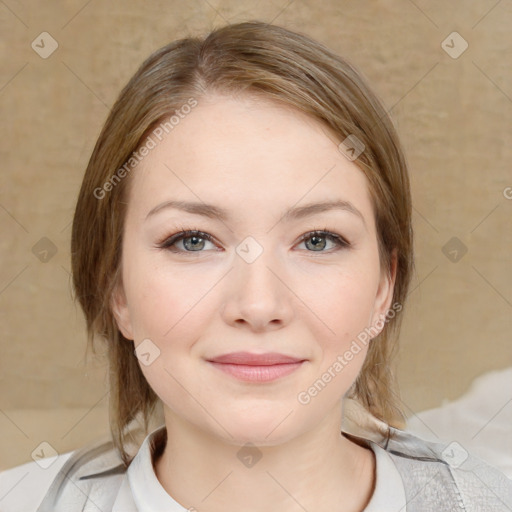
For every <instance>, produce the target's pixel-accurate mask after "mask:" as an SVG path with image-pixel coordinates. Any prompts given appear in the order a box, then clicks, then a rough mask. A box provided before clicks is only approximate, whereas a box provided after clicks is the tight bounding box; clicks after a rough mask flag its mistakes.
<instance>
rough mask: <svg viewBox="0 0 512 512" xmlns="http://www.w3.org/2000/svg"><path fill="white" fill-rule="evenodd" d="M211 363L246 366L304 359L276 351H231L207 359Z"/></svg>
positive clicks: (288, 362)
mask: <svg viewBox="0 0 512 512" xmlns="http://www.w3.org/2000/svg"><path fill="white" fill-rule="evenodd" d="M209 361H210V362H213V363H224V364H243V365H248V366H270V365H274V364H290V363H300V362H302V361H304V359H300V358H297V357H292V356H286V355H284V354H279V353H277V352H267V353H265V354H251V353H250V352H231V353H230V354H224V355H221V356H217V357H214V358H212V359H209Z"/></svg>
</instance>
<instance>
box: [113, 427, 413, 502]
mask: <svg viewBox="0 0 512 512" xmlns="http://www.w3.org/2000/svg"><path fill="white" fill-rule="evenodd" d="M163 428H164V426H162V427H159V428H157V429H155V430H154V431H153V432H151V433H150V434H149V435H148V436H147V437H146V438H145V440H144V442H143V443H142V445H141V447H140V449H139V451H138V453H137V455H136V456H135V458H134V459H133V461H132V462H131V464H130V467H129V468H128V471H127V472H126V474H125V475H124V478H123V481H122V483H121V487H120V489H119V492H118V494H117V498H116V500H115V502H114V505H113V507H112V512H161V511H162V510H165V511H166V512H188V511H189V510H190V509H187V508H185V507H184V506H183V505H180V504H179V503H178V502H176V501H175V500H174V499H173V498H172V497H171V496H170V495H169V494H167V491H166V490H165V489H164V488H163V487H162V485H161V484H160V482H159V480H158V478H157V476H156V474H155V471H154V469H153V463H152V452H151V449H152V440H153V439H154V437H155V436H156V435H157V434H158V432H159V431H160V430H161V429H163ZM370 446H371V448H372V450H373V452H374V453H375V459H376V485H375V490H374V492H373V495H372V498H371V500H370V503H368V505H367V507H366V508H365V509H364V512H389V511H390V510H393V511H397V512H398V511H401V512H406V508H405V503H406V499H405V490H404V486H403V483H402V479H401V477H400V474H399V472H398V470H397V468H396V466H395V464H394V462H393V461H392V459H391V457H390V456H389V454H388V453H387V452H386V450H384V449H382V448H381V447H380V446H378V445H377V444H375V443H373V442H371V441H370Z"/></svg>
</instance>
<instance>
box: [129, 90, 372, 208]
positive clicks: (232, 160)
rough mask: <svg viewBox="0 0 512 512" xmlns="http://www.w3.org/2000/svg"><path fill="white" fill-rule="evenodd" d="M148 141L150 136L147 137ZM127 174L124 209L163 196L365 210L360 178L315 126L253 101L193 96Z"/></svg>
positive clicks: (302, 117)
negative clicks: (190, 105) (347, 204)
mask: <svg viewBox="0 0 512 512" xmlns="http://www.w3.org/2000/svg"><path fill="white" fill-rule="evenodd" d="M150 137H151V135H150ZM153 139H154V142H155V146H154V148H153V149H151V151H150V152H149V153H148V154H147V156H145V157H144V159H143V160H142V161H141V163H139V164H138V165H137V166H136V168H135V169H134V171H133V174H132V180H133V183H132V189H133V190H135V191H136V194H135V193H134V194H131V197H130V200H129V203H130V209H134V208H135V209H138V210H139V211H140V212H139V213H142V211H143V210H144V211H146V213H147V212H149V211H150V210H151V209H152V208H154V206H155V205H157V204H158V203H159V202H161V201H165V200H169V199H180V200H192V201H205V202H207V203H213V204H217V203H218V204H222V205H223V206H226V205H227V208H228V209H229V206H232V207H233V208H235V209H236V208H244V209H245V210H247V209H249V208H258V209H259V211H261V208H267V207H268V208H271V207H272V206H273V205H276V206H279V208H280V209H281V207H282V206H292V205H295V204H297V203H299V204H300V202H301V201H302V202H304V203H310V202H312V201H315V200H322V201H325V200H340V199H342V200H349V201H351V202H352V203H354V204H356V206H357V208H358V209H360V210H361V211H362V212H363V214H364V215H365V217H367V216H368V217H369V216H371V213H372V206H371V201H370V195H369V191H368V185H367V180H366V177H365V175H364V173H363V172H362V171H361V170H360V169H359V167H358V166H357V165H356V164H355V163H354V162H352V161H350V160H348V159H347V158H346V157H345V156H344V155H343V154H342V153H341V152H340V151H339V149H338V143H339V140H336V137H335V135H334V134H333V133H332V132H331V131H330V130H329V129H328V128H327V127H326V126H324V125H323V124H322V123H321V122H320V121H318V120H316V119H314V118H312V117H310V116H308V115H306V114H305V113H302V112H300V111H298V110H296V109H294V108H291V107H288V106H285V105H282V104H279V103H276V102H273V101H270V100H266V99H262V98H260V97H254V96H242V97H236V98H235V97H230V96H209V97H206V98H201V100H200V101H199V103H198V105H197V106H196V107H195V108H194V109H192V110H191V111H190V113H189V114H187V115H185V116H183V117H182V118H180V120H179V122H178V123H177V124H176V125H174V126H173V128H172V129H171V130H169V131H168V133H166V134H165V135H164V136H163V137H162V140H158V139H157V138H156V137H154V136H153Z"/></svg>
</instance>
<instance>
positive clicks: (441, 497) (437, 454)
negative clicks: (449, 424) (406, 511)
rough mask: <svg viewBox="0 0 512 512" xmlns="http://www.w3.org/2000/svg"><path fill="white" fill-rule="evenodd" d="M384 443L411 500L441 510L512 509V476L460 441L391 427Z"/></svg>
mask: <svg viewBox="0 0 512 512" xmlns="http://www.w3.org/2000/svg"><path fill="white" fill-rule="evenodd" d="M381 446H382V447H383V448H384V449H385V450H386V451H387V452H388V453H389V454H390V456H391V458H392V460H393V462H394V463H395V465H396V467H397V469H398V470H399V472H400V474H401V477H402V480H403V483H404V489H405V492H406V496H407V500H408V503H411V504H413V503H416V504H420V503H438V509H437V510H467V511H475V512H477V511H478V512H484V511H489V512H491V511H492V512H498V511H510V510H511V509H512V480H510V479H509V478H507V477H506V476H505V475H504V474H503V473H502V472H501V471H499V470H498V469H497V468H495V467H493V466H491V465H490V464H488V463H487V462H484V461H483V460H481V459H480V458H478V457H477V456H475V455H473V454H471V453H469V452H468V451H467V450H466V449H465V448H464V447H463V446H462V445H461V444H459V443H458V442H456V441H453V442H450V443H436V442H432V441H426V440H424V439H421V438H420V437H417V436H415V435H413V434H411V433H410V432H407V431H404V430H400V429H396V428H393V427H390V435H389V438H388V440H387V442H386V443H384V444H383V445H381ZM436 500H437V501H436ZM443 507H444V508H443Z"/></svg>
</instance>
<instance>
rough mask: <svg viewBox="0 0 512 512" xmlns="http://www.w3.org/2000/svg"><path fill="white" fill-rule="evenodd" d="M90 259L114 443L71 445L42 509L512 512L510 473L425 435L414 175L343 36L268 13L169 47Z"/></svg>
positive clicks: (85, 200)
mask: <svg viewBox="0 0 512 512" xmlns="http://www.w3.org/2000/svg"><path fill="white" fill-rule="evenodd" d="M72 264H73V279H74V287H75V290H76V296H77V298H78V300H79V302H80V305H81V306H82V308H83V310H84V313H85V317H86V320H87V327H88V332H89V339H90V342H91V344H92V342H93V338H94V337H95V336H97V335H100V336H101V337H103V338H104V339H105V340H106V341H107V346H108V357H109V362H110V405H111V433H112V442H111V443H104V444H98V445H96V446H94V447H91V446H87V447H85V448H83V449H82V450H78V451H76V452H72V453H70V454H66V456H65V457H66V458H65V460H64V461H62V460H61V463H60V466H59V469H60V470H59V471H58V472H57V474H56V475H55V478H53V479H52V483H51V485H50V486H49V487H48V490H47V492H46V493H45V496H44V499H43V500H42V502H41V503H40V504H39V501H38V504H39V507H38V508H37V510H38V511H40V512H43V511H49V510H52V511H58V510H93V509H94V510H97V509H99V510H102V511H107V510H109V511H110V510H112V511H117V512H121V511H123V512H127V511H136V510H140V511H142V510H144V511H157V510H180V511H183V510H200V511H208V512H210V511H211V512H213V511H220V510H222V511H224V512H229V511H240V510H244V511H268V510H280V511H295V510H297V511H298V510H308V511H311V512H312V511H316V512H319V511H327V510H343V511H347V512H356V511H363V510H364V511H377V510H386V511H394V510H396V511H398V510H407V511H413V510H414V511H416V510H435V511H444V510H446V511H448V510H450V511H452V510H455V509H456V510H479V511H480V510H482V511H484V510H485V511H487V510H489V511H491V510H492V511H497V510H510V509H512V482H510V481H509V480H508V479H507V478H506V477H505V476H504V475H502V474H501V473H500V472H499V471H498V470H496V469H494V468H493V467H491V466H489V465H487V464H485V463H484V462H482V461H480V460H479V459H477V458H476V457H474V456H472V455H469V454H468V453H467V452H466V451H465V450H464V448H463V447H461V446H460V445H458V444H457V443H451V444H449V445H443V444H435V443H430V442H426V441H423V440H422V439H419V438H417V437H414V436H412V435H411V434H408V433H407V432H405V431H403V430H401V428H403V425H404V416H403V414H402V413H401V411H400V408H399V406H398V403H399V400H398V396H397V392H396V390H395V388H396V383H395V380H394V377H393V374H392V372H391V370H390V363H391V359H392V356H393V354H394V351H395V350H396V346H397V345H396V338H397V337H398V333H399V326H400V321H401V315H400V312H401V310H402V309H403V307H404V303H405V299H406V295H407V290H408V286H409V282H410V278H411V273H412V271H413V234H412V228H411V197H410V190H409V178H408V173H407V168H406V163H405V160H404V157H403V154H402V151H401V148H400V145H399V142H398V139H397V136H396V134H395V131H394V129H393V127H392V124H391V122H390V120H389V119H388V116H387V114H386V112H385V110H384V109H383V107H382V106H381V104H380V103H379V101H378V99H377V98H376V97H375V95H374V93H372V92H371V90H370V89H369V88H368V86H367V85H366V84H365V82H364V80H363V79H362V78H361V77H360V75H359V74H358V73H357V72H356V71H355V70H354V69H353V68H352V67H351V66H350V65H349V64H348V63H346V62H345V61H344V60H343V59H341V58H340V57H338V56H336V55H335V54H333V53H332V52H331V51H330V50H328V49H326V48H325V47H324V46H322V45H321V44H319V43H317V42H315V41H313V40H311V39H309V38H307V37H305V36H303V35H300V34H297V33H294V32H291V31H288V30H286V29H284V28H281V27H277V26H274V25H268V24H264V23H259V22H251V23H241V24H236V25H228V26H226V27H223V28H221V29H218V30H215V31H213V32H212V33H211V34H209V35H208V36H207V37H206V38H204V39H185V40H180V41H176V42H174V43H171V44H170V45H168V46H166V47H164V48H162V49H160V50H158V51H157V52H155V53H154V54H153V55H151V56H150V57H149V58H148V59H147V60H146V61H145V62H144V63H143V64H142V66H141V68H140V69H139V70H138V71H137V73H136V74H135V75H134V77H133V78H132V79H131V80H130V82H129V83H128V84H127V85H126V87H125V88H124V89H123V91H122V92H121V94H120V96H119V98H118V100H117V102H116V104H115V105H114V107H113V109H112V111H111V113H110V116H109V118H108V119H107V122H106V124H105V126H104V128H103V131H102V133H101V135H100V137H99V139H98V142H97V144H96V147H95V149H94V151H93V154H92V156H91V159H90V162H89V166H88V168H87V171H86V174H85V177H84V181H83V184H82V188H81V191H80V195H79V198H78V203H77V207H76V212H75V218H74V223H73V234H72ZM157 405H158V406H161V407H162V412H163V424H161V425H160V426H159V427H158V428H156V429H153V430H151V431H150V432H148V425H149V422H150V419H151V417H152V415H153V414H154V412H155V406H157ZM138 418H139V419H142V420H143V422H144V427H143V429H142V432H143V433H144V436H145V438H144V442H143V443H142V446H140V447H139V444H138V443H137V442H135V441H134V434H133V429H130V425H132V423H133V422H134V421H137V419H138ZM95 507H96V508H95ZM33 509H34V510H36V508H35V506H34V508H33Z"/></svg>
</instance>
